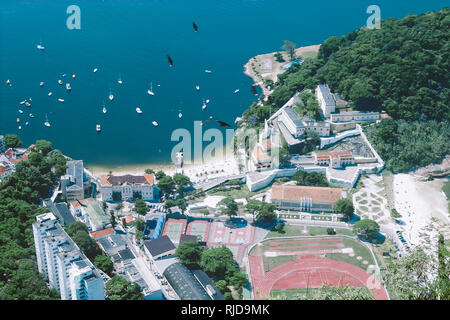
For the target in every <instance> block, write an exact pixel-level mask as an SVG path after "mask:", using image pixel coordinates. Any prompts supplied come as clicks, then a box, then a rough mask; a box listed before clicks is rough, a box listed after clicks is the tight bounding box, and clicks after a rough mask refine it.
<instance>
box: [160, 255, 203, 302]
mask: <svg viewBox="0 0 450 320" xmlns="http://www.w3.org/2000/svg"><path fill="white" fill-rule="evenodd" d="M163 275H164V276H165V277H166V279H167V281H169V283H170V285H171V286H172V287H173V289H174V290H175V292H176V293H177V295H178V296H179V297H180V299H181V300H211V297H210V296H209V295H208V294H207V292H206V290H205V289H204V288H203V286H202V285H201V283H200V282H199V281H198V280H197V279H196V278H195V276H194V275H193V273H192V272H191V271H190V270H189V269H188V268H187V267H186V266H184V265H182V264H181V263H179V262H177V263H174V264H172V265H170V266H169V267H167V269H166V270H165V271H164V273H163Z"/></svg>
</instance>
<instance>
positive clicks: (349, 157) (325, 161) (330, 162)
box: [313, 151, 355, 169]
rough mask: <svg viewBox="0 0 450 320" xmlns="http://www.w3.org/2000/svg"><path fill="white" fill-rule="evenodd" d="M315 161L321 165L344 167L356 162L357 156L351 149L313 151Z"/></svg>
mask: <svg viewBox="0 0 450 320" xmlns="http://www.w3.org/2000/svg"><path fill="white" fill-rule="evenodd" d="M313 156H314V163H315V164H316V165H319V166H329V167H331V168H335V169H336V168H342V167H345V166H350V165H354V164H355V158H354V157H353V154H352V153H351V152H350V151H345V152H329V153H317V152H313Z"/></svg>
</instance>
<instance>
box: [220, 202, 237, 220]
mask: <svg viewBox="0 0 450 320" xmlns="http://www.w3.org/2000/svg"><path fill="white" fill-rule="evenodd" d="M217 206H221V207H222V208H221V212H222V214H225V215H227V216H229V217H230V219H231V217H233V216H236V215H237V213H238V205H237V203H236V201H234V199H233V198H232V197H226V198H223V199H222V200H220V201H219V203H217Z"/></svg>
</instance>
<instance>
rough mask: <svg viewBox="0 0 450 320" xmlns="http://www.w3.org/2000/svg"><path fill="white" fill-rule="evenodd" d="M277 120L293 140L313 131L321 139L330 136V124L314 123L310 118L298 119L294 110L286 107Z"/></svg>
mask: <svg viewBox="0 0 450 320" xmlns="http://www.w3.org/2000/svg"><path fill="white" fill-rule="evenodd" d="M278 120H279V121H281V122H282V123H283V124H284V126H285V127H286V128H287V129H288V130H289V132H290V133H291V134H292V136H293V137H295V138H301V137H303V136H304V135H305V133H306V132H308V131H314V132H317V133H318V134H319V136H321V137H328V136H329V135H330V124H329V123H328V122H323V121H316V120H315V119H314V118H312V117H303V118H302V119H300V117H299V116H298V114H297V113H296V112H295V111H294V109H292V108H290V107H286V108H284V109H283V111H282V112H281V114H280V116H279V117H278Z"/></svg>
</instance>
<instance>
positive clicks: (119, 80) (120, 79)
mask: <svg viewBox="0 0 450 320" xmlns="http://www.w3.org/2000/svg"><path fill="white" fill-rule="evenodd" d="M117 83H118V84H122V83H123V81H122V77H121V76H120V74H119V79H118V80H117Z"/></svg>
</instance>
